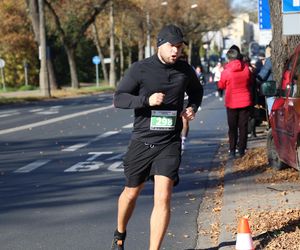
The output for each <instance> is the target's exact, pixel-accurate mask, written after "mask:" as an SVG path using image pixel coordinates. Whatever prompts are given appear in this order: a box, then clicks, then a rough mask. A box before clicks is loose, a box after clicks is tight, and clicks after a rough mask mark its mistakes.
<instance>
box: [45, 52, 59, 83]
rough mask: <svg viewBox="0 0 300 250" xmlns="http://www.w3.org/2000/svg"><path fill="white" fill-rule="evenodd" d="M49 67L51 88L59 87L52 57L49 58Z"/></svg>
mask: <svg viewBox="0 0 300 250" xmlns="http://www.w3.org/2000/svg"><path fill="white" fill-rule="evenodd" d="M47 69H48V75H49V83H50V89H58V85H57V81H56V76H55V72H54V67H53V61H52V59H51V56H50V58H48V59H47Z"/></svg>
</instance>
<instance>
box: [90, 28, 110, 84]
mask: <svg viewBox="0 0 300 250" xmlns="http://www.w3.org/2000/svg"><path fill="white" fill-rule="evenodd" d="M93 34H94V43H95V45H96V48H97V52H98V55H99V57H100V60H101V68H102V72H103V77H104V81H105V83H108V82H109V80H108V74H107V69H106V66H105V63H104V55H103V53H102V49H101V46H100V41H99V35H98V31H97V26H96V24H95V23H93Z"/></svg>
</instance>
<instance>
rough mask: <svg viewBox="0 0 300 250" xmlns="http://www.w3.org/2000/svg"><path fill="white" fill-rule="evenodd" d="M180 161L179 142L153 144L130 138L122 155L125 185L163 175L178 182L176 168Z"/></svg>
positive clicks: (135, 184)
mask: <svg viewBox="0 0 300 250" xmlns="http://www.w3.org/2000/svg"><path fill="white" fill-rule="evenodd" d="M180 162H181V142H179V141H174V142H170V143H167V144H163V145H153V144H150V145H149V144H147V143H144V142H140V141H136V140H132V141H131V142H130V144H129V147H128V151H127V153H126V154H125V157H124V162H123V165H124V173H125V177H126V184H125V185H126V186H127V187H136V186H138V185H140V184H142V183H143V182H145V181H147V180H149V179H152V180H153V179H154V178H153V177H154V175H163V176H166V177H169V178H170V179H171V180H173V181H174V186H176V185H177V184H178V182H179V176H178V169H179V165H180Z"/></svg>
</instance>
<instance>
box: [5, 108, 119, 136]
mask: <svg viewBox="0 0 300 250" xmlns="http://www.w3.org/2000/svg"><path fill="white" fill-rule="evenodd" d="M113 107H114V106H113V105H109V106H106V107H101V108H96V109H91V110H86V111H81V112H78V113H74V114H69V115H64V116H60V117H56V118H52V119H49V120H46V121H40V122H36V123H31V124H27V125H23V126H20V127H16V128H9V129H3V130H0V135H4V134H9V133H13V132H17V131H21V130H25V129H32V128H35V127H40V126H44V125H47V124H51V123H55V122H59V121H64V120H67V119H71V118H75V117H78V116H82V115H88V114H90V113H94V112H98V111H102V110H106V109H110V108H113Z"/></svg>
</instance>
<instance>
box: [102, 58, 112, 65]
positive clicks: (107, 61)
mask: <svg viewBox="0 0 300 250" xmlns="http://www.w3.org/2000/svg"><path fill="white" fill-rule="evenodd" d="M103 62H104V63H105V64H106V63H111V58H110V57H108V58H104V60H103Z"/></svg>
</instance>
